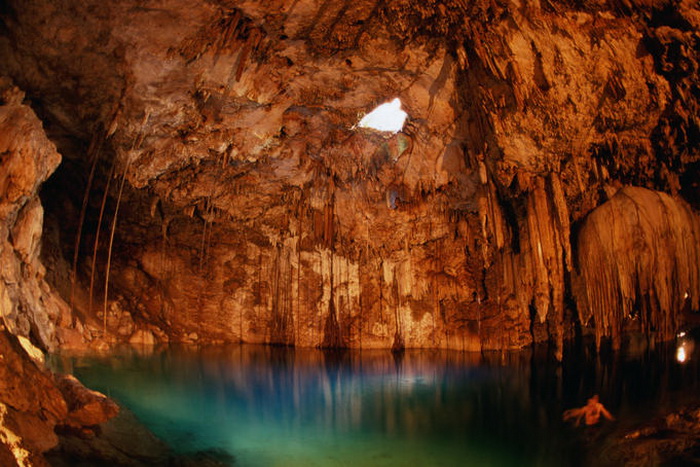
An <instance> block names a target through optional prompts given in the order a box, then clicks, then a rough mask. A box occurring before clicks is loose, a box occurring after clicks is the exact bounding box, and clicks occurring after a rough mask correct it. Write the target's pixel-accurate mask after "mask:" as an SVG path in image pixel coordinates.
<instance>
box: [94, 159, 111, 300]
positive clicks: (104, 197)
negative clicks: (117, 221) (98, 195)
mask: <svg viewBox="0 0 700 467" xmlns="http://www.w3.org/2000/svg"><path fill="white" fill-rule="evenodd" d="M115 167H116V165H115V164H114V159H113V160H112V168H111V169H110V170H109V175H108V177H107V184H106V185H105V191H104V193H103V194H102V204H101V205H100V216H99V218H98V220H97V232H96V233H95V244H94V245H93V249H92V265H91V267H90V297H89V300H90V302H89V305H88V312H89V313H92V304H93V301H92V298H93V291H94V289H95V269H96V267H97V250H98V248H99V244H100V232H101V230H102V219H103V218H104V213H105V206H106V205H107V196H108V195H109V187H110V185H111V184H112V177H114V169H115Z"/></svg>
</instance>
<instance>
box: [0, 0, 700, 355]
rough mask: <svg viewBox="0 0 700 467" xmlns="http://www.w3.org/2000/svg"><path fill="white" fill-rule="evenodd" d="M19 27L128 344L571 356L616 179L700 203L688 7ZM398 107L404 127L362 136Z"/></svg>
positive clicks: (33, 11)
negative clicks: (539, 351) (575, 277)
mask: <svg viewBox="0 0 700 467" xmlns="http://www.w3.org/2000/svg"><path fill="white" fill-rule="evenodd" d="M65 12H70V14H66V13H65ZM76 18H79V19H80V21H76ZM4 26H5V27H4V31H5V34H4V38H3V39H2V41H1V42H0V46H1V47H2V51H3V55H4V56H7V57H8V60H7V61H6V62H5V63H4V64H3V70H2V71H3V72H5V73H8V74H10V75H11V76H13V77H14V78H15V79H16V80H17V81H18V82H19V83H21V84H22V85H23V87H25V88H26V89H28V90H30V96H31V97H32V98H33V99H34V101H35V103H36V105H37V106H38V108H40V109H41V111H42V115H44V116H45V118H46V119H47V121H49V122H51V126H50V127H49V132H50V133H51V134H52V135H53V137H54V138H55V139H56V141H57V142H58V144H59V148H60V149H61V150H62V152H64V153H65V155H66V163H65V165H66V167H70V171H69V170H66V172H67V173H73V174H75V173H82V174H83V175H82V180H81V177H80V176H78V177H75V175H73V176H72V177H73V178H71V176H66V178H65V180H70V182H68V181H64V182H61V181H60V180H56V182H55V184H53V185H52V186H51V187H48V188H47V193H48V194H49V196H50V197H52V198H53V197H54V195H60V193H61V192H63V191H71V190H72V191H73V194H71V195H67V196H66V195H64V196H63V197H64V198H66V199H68V200H69V201H70V204H72V205H73V206H77V208H74V209H73V211H72V213H73V214H72V219H71V221H72V225H73V226H74V227H73V230H78V228H77V225H78V224H80V222H79V220H80V218H81V217H82V216H80V215H79V214H78V212H80V204H81V201H82V193H75V191H76V190H75V184H74V183H73V182H74V180H75V178H77V179H78V180H80V181H81V182H82V183H79V184H78V185H83V187H84V186H85V185H88V183H87V179H88V178H89V177H88V176H87V174H88V173H90V172H91V162H92V161H96V162H95V164H96V165H95V167H96V169H95V173H96V176H95V180H94V183H93V184H92V185H91V186H90V187H89V188H88V190H87V192H88V193H91V194H90V196H89V197H88V200H89V202H88V203H87V208H86V211H85V213H86V215H85V219H86V222H85V223H84V224H85V227H84V234H83V235H82V241H81V242H79V243H80V245H79V248H78V252H79V255H78V256H79V258H81V261H80V264H81V267H80V270H79V273H78V276H79V277H80V279H81V282H82V284H83V289H85V290H86V293H83V294H82V295H81V296H79V297H77V298H76V299H75V300H76V301H77V302H78V303H76V304H75V305H76V306H78V307H80V308H82V309H85V310H86V313H87V314H88V315H95V317H97V318H101V319H102V320H103V322H104V326H108V327H109V329H110V332H111V333H113V334H114V335H116V336H119V338H122V339H129V338H131V336H134V335H135V332H136V329H137V328H139V327H145V328H146V329H148V330H149V332H151V333H153V334H154V335H156V337H157V338H159V339H174V340H184V341H192V340H208V341H237V340H244V341H249V342H273V343H283V344H296V345H325V344H328V343H331V344H332V345H349V346H362V347H388V346H391V345H395V346H415V347H454V348H464V349H473V350H476V349H481V348H515V347H522V346H523V345H527V344H528V343H530V342H532V341H542V340H549V339H551V340H553V341H554V342H556V343H557V348H558V349H559V351H560V350H561V343H562V341H563V339H564V338H565V337H566V336H571V335H573V332H574V330H575V328H576V326H577V325H578V324H580V323H578V318H577V313H576V306H575V304H574V300H573V296H572V293H571V291H572V284H571V280H570V276H571V274H572V273H573V272H574V266H575V265H574V261H573V254H572V240H571V237H572V232H573V233H575V232H576V231H577V228H578V225H579V223H580V221H581V220H582V219H583V218H584V217H585V216H586V215H587V214H588V213H590V212H591V211H592V210H593V209H594V208H596V207H597V206H598V205H600V204H601V203H602V202H604V201H606V200H607V199H609V198H610V197H612V196H613V194H614V193H615V192H616V191H617V190H618V189H619V188H620V187H621V186H623V185H636V186H644V187H647V188H652V189H656V190H662V191H666V192H668V193H670V194H671V195H674V196H681V195H682V196H685V197H686V199H688V201H690V202H691V203H694V202H696V200H695V199H694V197H693V194H694V193H696V185H694V184H693V182H692V180H693V177H692V174H693V173H696V172H697V168H698V164H697V159H698V151H697V144H696V143H697V138H698V123H697V121H696V119H694V118H693V115H696V114H697V113H696V112H695V113H694V109H695V110H696V109H697V100H696V97H694V96H695V95H696V94H693V89H697V59H696V56H697V55H696V54H694V52H693V51H696V50H697V28H698V13H697V8H696V7H694V6H693V5H691V4H686V3H671V2H657V3H654V4H650V5H647V4H641V3H640V4H635V3H633V4H630V5H628V6H621V5H620V6H615V5H612V6H611V5H608V4H604V3H592V4H589V5H587V6H577V5H574V4H569V3H566V2H562V3H556V4H555V3H549V2H548V3H546V4H537V3H533V4H519V3H517V2H474V3H473V4H471V5H470V6H465V5H464V4H463V2H454V3H453V2H442V3H439V4H438V3H436V4H433V3H428V4H423V3H420V4H419V3H417V2H410V1H400V2H392V3H391V5H385V4H383V3H380V2H362V1H361V2H354V3H353V4H352V5H350V4H348V3H335V2H321V3H320V4H316V3H314V2H309V1H299V2H294V3H293V4H284V3H269V4H265V5H264V6H263V5H260V4H259V3H258V2H246V1H243V2H200V3H196V4H191V3H187V5H185V4H184V2H182V1H180V0H167V1H164V2H159V3H158V4H157V5H155V4H154V5H150V4H149V5H146V6H143V5H140V4H136V3H132V2H120V3H119V4H118V5H103V4H101V3H100V4H98V3H96V2H73V1H70V0H66V1H64V2H62V3H61V4H56V5H54V4H48V3H45V2H42V1H39V0H37V1H31V2H22V4H21V5H20V4H19V3H16V4H14V3H12V2H10V3H9V13H6V14H5V15H4ZM393 97H399V98H400V99H401V101H402V103H403V106H404V109H405V110H406V111H407V112H408V114H409V116H410V117H409V120H408V122H407V124H406V125H405V127H404V129H403V130H402V131H401V132H399V133H397V134H395V135H393V136H386V135H382V134H377V133H374V132H372V131H369V130H357V129H354V128H353V126H354V125H355V124H356V123H357V122H358V120H359V118H360V117H361V116H362V114H363V113H365V112H368V111H369V110H371V109H372V108H373V107H374V106H375V105H376V104H379V103H381V102H384V101H386V100H388V99H391V98H393ZM124 181H125V182H124ZM62 183H63V185H62ZM81 191H82V190H81ZM103 191H106V192H107V195H106V196H104V197H103V195H102V192H103ZM57 198H60V196H57ZM102 199H104V201H102ZM58 205H60V203H56V205H52V206H53V207H52V208H51V212H56V213H57V212H58V211H57V210H58V209H60V208H59V207H58ZM102 206H105V207H104V208H103V207H102ZM117 206H119V208H118V209H119V215H118V217H117V216H115V212H116V211H117ZM100 213H102V214H104V215H102V214H100ZM115 217H117V221H116V222H115V221H114V220H113V219H114V218H115ZM113 225H114V226H116V228H115V229H112V226H113ZM572 226H573V227H572ZM64 230H65V229H64ZM68 230H70V229H68ZM71 233H72V232H71ZM112 238H113V241H111V240H110V239H112ZM63 244H64V245H68V246H67V247H65V249H67V250H68V251H67V252H66V253H65V256H66V257H69V258H70V257H71V256H72V253H73V252H72V251H70V248H71V247H70V245H71V244H72V240H70V239H64V240H63ZM110 252H113V253H110ZM93 259H95V261H93ZM108 263H109V265H110V266H109V268H108V267H107V264H108ZM57 269H58V268H57ZM107 269H109V270H107ZM65 276H66V274H65V273H63V274H62V275H61V274H55V282H56V283H58V284H59V288H60V283H61V282H62V281H63V282H64V283H65V282H66V277H65ZM110 276H111V277H112V279H111V282H112V287H111V289H110V290H111V291H113V293H112V295H109V296H108V297H107V300H106V301H105V302H104V303H102V299H101V298H98V297H99V296H100V294H103V295H104V289H106V288H107V287H108V286H109V281H108V280H106V278H107V277H110ZM95 277H97V280H95ZM88 283H93V285H92V286H90V287H88V285H87V284H88ZM63 289H64V290H66V289H68V287H67V286H65V285H64V286H63ZM88 289H89V290H90V292H87V290H88ZM93 295H94V296H95V298H94V299H93ZM107 302H109V304H108V303H107ZM100 313H101V316H99V315H100ZM584 324H585V323H584ZM95 334H96V335H97V334H99V333H98V332H97V330H95ZM324 343H325V344H324Z"/></svg>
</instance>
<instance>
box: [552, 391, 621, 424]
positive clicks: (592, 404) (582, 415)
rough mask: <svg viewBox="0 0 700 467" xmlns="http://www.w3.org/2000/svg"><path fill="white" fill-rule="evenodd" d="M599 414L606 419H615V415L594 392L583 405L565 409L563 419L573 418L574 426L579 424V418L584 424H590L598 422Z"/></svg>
mask: <svg viewBox="0 0 700 467" xmlns="http://www.w3.org/2000/svg"><path fill="white" fill-rule="evenodd" d="M601 415H602V416H604V417H605V418H607V419H608V420H615V417H613V416H612V414H611V413H610V412H608V411H607V409H606V408H605V406H603V404H601V403H600V401H599V400H598V394H596V395H595V396H593V397H591V398H590V399H588V403H587V404H586V405H584V406H583V407H581V408H577V409H569V410H567V411H565V412H564V421H565V422H566V421H569V420H575V424H576V426H579V425H580V424H581V419H584V421H585V422H586V425H587V426H591V425H595V424H597V423H598V422H600V416H601Z"/></svg>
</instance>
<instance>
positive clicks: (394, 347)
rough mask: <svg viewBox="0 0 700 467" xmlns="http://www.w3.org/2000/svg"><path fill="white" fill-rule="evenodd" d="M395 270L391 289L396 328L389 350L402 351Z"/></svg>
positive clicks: (402, 342)
mask: <svg viewBox="0 0 700 467" xmlns="http://www.w3.org/2000/svg"><path fill="white" fill-rule="evenodd" d="M396 276H397V274H396V270H394V280H393V281H392V284H391V288H392V289H393V295H394V297H393V298H394V322H395V325H396V330H395V332H394V342H393V343H392V344H391V350H392V351H393V352H402V351H403V350H404V348H405V345H404V341H403V330H402V328H403V322H402V320H401V314H400V313H399V306H400V303H399V302H400V300H399V283H398V280H397V278H396Z"/></svg>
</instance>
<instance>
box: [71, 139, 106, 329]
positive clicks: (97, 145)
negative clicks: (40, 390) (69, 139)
mask: <svg viewBox="0 0 700 467" xmlns="http://www.w3.org/2000/svg"><path fill="white" fill-rule="evenodd" d="M104 140H105V138H104V133H103V132H101V131H100V132H98V133H96V134H95V136H94V137H93V138H92V141H91V142H90V146H89V148H88V155H89V158H90V160H91V167H90V175H88V181H87V185H86V186H85V194H84V195H83V204H82V206H81V207H80V218H79V220H78V232H77V233H76V235H75V245H74V249H73V267H72V269H71V287H70V309H71V313H72V314H73V316H75V291H76V287H77V283H78V257H79V256H80V241H81V238H82V235H83V223H84V222H85V214H86V212H87V205H88V201H89V199H90V190H91V189H92V181H93V179H94V178H95V170H96V169H97V162H98V160H99V158H100V157H99V156H100V151H101V149H102V145H103V143H104Z"/></svg>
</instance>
